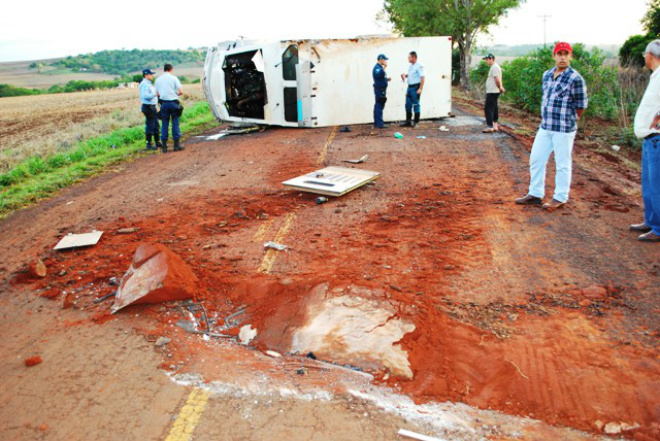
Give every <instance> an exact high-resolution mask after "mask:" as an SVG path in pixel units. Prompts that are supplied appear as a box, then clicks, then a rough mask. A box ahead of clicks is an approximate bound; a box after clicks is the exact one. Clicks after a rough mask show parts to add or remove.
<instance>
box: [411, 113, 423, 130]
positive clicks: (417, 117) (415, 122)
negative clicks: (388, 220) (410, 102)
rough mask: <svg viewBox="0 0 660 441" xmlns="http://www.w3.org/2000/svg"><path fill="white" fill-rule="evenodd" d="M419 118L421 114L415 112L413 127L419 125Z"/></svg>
mask: <svg viewBox="0 0 660 441" xmlns="http://www.w3.org/2000/svg"><path fill="white" fill-rule="evenodd" d="M420 118H421V114H419V113H415V121H414V122H413V123H412V126H413V127H417V126H418V125H419V119H420Z"/></svg>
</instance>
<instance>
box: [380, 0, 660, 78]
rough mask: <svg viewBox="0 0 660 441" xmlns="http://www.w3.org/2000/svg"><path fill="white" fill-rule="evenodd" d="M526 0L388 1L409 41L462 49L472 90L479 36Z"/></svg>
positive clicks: (392, 17)
mask: <svg viewBox="0 0 660 441" xmlns="http://www.w3.org/2000/svg"><path fill="white" fill-rule="evenodd" d="M654 1H660V0H654ZM524 2H525V0H385V4H384V9H385V12H386V13H387V14H388V15H389V20H390V21H391V22H392V24H394V28H395V29H396V30H397V31H399V32H401V33H402V34H403V35H405V36H407V37H421V36H428V35H450V36H451V37H452V38H453V41H454V43H456V44H457V45H458V51H459V55H460V83H461V87H462V88H463V89H466V90H469V89H470V65H471V63H472V46H473V45H474V41H475V38H476V36H477V34H479V33H483V32H488V29H489V28H490V27H491V26H492V25H496V24H497V23H498V22H499V19H500V18H501V17H502V16H503V15H505V14H506V13H507V12H508V11H509V10H510V9H512V8H517V7H518V6H520V5H521V4H522V3H524Z"/></svg>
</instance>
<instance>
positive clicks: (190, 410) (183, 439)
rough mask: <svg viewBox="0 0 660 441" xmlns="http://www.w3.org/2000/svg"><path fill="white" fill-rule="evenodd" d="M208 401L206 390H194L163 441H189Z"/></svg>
mask: <svg viewBox="0 0 660 441" xmlns="http://www.w3.org/2000/svg"><path fill="white" fill-rule="evenodd" d="M208 401H209V393H208V392H207V391H206V390H204V389H201V388H198V387H196V388H194V389H193V390H192V391H191V392H190V395H189V396H188V400H186V404H185V405H184V406H183V408H182V409H181V412H179V417H178V418H177V419H176V421H175V422H174V424H172V428H171V429H170V434H169V435H167V438H165V441H190V440H191V439H192V435H193V432H194V431H195V427H197V424H198V423H199V420H200V419H201V418H202V414H203V413H204V410H205V409H206V403H207V402H208Z"/></svg>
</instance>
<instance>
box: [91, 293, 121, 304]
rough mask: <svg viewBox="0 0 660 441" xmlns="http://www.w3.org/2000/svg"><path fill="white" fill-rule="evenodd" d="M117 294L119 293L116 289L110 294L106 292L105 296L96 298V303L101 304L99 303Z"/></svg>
mask: <svg viewBox="0 0 660 441" xmlns="http://www.w3.org/2000/svg"><path fill="white" fill-rule="evenodd" d="M116 295H117V292H116V291H115V292H111V293H110V294H106V295H104V296H103V297H99V298H98V299H95V300H94V304H99V303H101V302H103V301H105V300H108V299H109V298H111V297H114V296H116Z"/></svg>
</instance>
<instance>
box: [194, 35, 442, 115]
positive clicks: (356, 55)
mask: <svg viewBox="0 0 660 441" xmlns="http://www.w3.org/2000/svg"><path fill="white" fill-rule="evenodd" d="M411 51H416V52H417V54H418V57H419V58H418V59H419V61H420V62H421V63H422V65H424V68H425V75H426V84H425V87H424V92H423V94H422V98H421V108H422V118H423V119H425V118H439V117H445V116H448V115H449V112H450V111H451V51H452V41H451V37H419V38H396V37H363V38H355V39H347V40H299V41H293V40H288V41H279V42H271V43H262V42H256V41H244V40H238V41H231V42H224V43H220V44H218V45H217V46H213V47H211V48H209V50H208V53H207V55H206V62H205V65H204V77H203V85H204V92H205V94H206V98H207V100H208V102H209V104H210V106H211V109H212V110H213V113H214V114H215V117H216V118H217V119H218V120H221V121H229V122H234V123H249V124H266V125H278V126H288V127H324V126H335V125H348V124H365V123H369V122H373V105H374V92H373V80H372V74H371V72H372V68H373V66H374V65H375V63H376V58H377V56H378V54H380V53H384V54H385V55H387V57H388V58H389V64H388V68H387V74H388V75H389V76H390V77H391V78H392V80H391V82H390V83H389V87H388V91H387V96H388V101H387V105H386V107H385V113H384V119H385V121H395V120H401V119H403V117H404V115H405V111H404V104H405V93H406V84H405V83H404V82H403V81H402V79H401V74H402V73H407V72H408V54H409V53H410V52H411Z"/></svg>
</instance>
